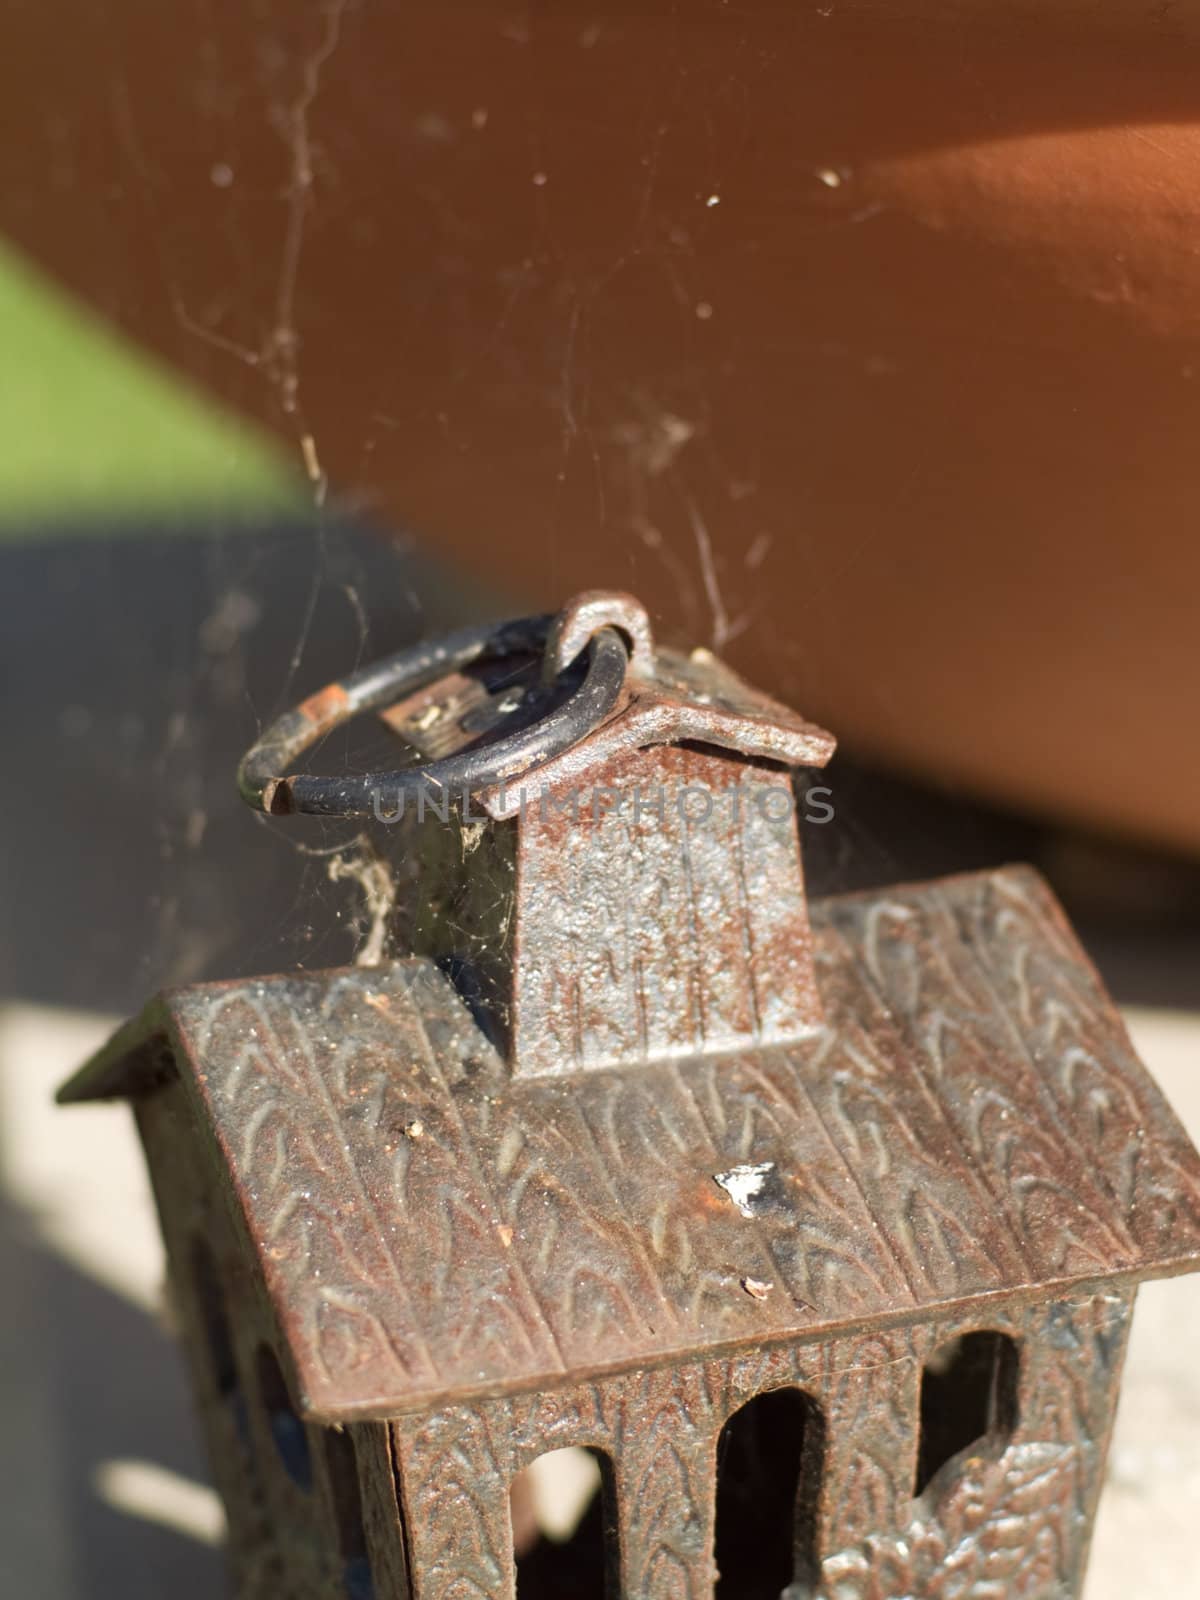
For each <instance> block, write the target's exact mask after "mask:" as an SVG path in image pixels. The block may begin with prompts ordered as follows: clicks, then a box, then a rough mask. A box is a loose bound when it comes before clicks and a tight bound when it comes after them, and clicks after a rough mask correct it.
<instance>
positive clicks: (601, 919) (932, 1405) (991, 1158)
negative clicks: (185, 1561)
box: [64, 653, 1200, 1600]
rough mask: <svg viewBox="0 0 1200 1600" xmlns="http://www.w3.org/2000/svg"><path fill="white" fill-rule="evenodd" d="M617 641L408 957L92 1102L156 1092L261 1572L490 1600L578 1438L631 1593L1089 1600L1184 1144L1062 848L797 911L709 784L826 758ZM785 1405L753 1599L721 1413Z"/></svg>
mask: <svg viewBox="0 0 1200 1600" xmlns="http://www.w3.org/2000/svg"><path fill="white" fill-rule="evenodd" d="M636 666H637V670H635V671H634V672H633V673H632V675H631V678H630V682H629V685H628V686H627V688H626V690H625V691H624V692H623V695H622V698H621V701H620V703H619V704H618V706H617V707H616V709H615V710H614V711H613V712H612V713H611V714H610V716H609V717H608V719H607V720H605V721H604V722H603V723H602V725H601V726H600V727H599V728H598V729H597V730H596V731H594V732H593V733H591V734H589V735H588V736H587V737H586V738H585V739H583V740H582V741H581V742H580V743H579V744H578V745H576V746H575V747H574V748H573V749H571V750H570V751H569V752H567V753H566V754H565V755H560V756H558V757H556V758H554V759H553V760H551V761H550V762H549V763H547V766H546V768H545V770H544V771H541V772H540V773H539V783H538V785H537V790H536V803H535V804H534V805H533V806H530V805H529V804H528V795H527V797H526V800H527V804H526V806H525V807H524V808H522V807H521V806H519V805H518V804H517V803H516V802H515V801H514V799H513V796H512V794H511V793H508V792H504V793H501V792H500V791H499V790H496V789H492V790H489V791H488V792H486V793H485V794H483V795H482V797H481V800H480V805H479V817H478V818H476V819H474V820H472V819H470V818H468V819H467V820H466V821H465V822H464V820H463V819H462V818H461V817H460V818H459V826H460V828H461V827H466V828H468V829H471V830H476V831H475V832H473V833H472V834H471V848H470V849H469V850H460V852H459V859H460V860H461V863H462V868H463V871H462V878H461V881H460V882H459V883H457V884H456V885H455V886H454V887H453V888H452V889H451V890H450V891H448V892H447V894H446V896H445V899H444V903H443V904H442V905H441V909H440V910H439V909H438V908H437V907H435V908H434V911H433V913H431V915H430V917H429V918H428V929H427V933H428V939H427V946H428V948H427V952H426V953H421V954H418V955H414V956H412V957H410V958H408V959H404V960H399V961H394V962H389V963H386V964H383V965H380V966H376V967H356V968H351V969H346V970H341V971H335V972H325V973H297V974H290V975H285V976H279V977H269V978H265V979H260V980H254V981H238V982H234V983H228V984H205V985H199V986H195V987H192V988H187V989H181V990H176V991H174V992H171V993H169V994H166V995H164V996H163V997H161V998H160V999H159V1000H158V1001H156V1002H154V1003H153V1004H152V1005H151V1006H150V1007H149V1008H148V1009H147V1011H146V1012H145V1014H144V1015H143V1016H142V1018H141V1019H139V1020H138V1021H136V1022H134V1023H132V1024H130V1025H129V1026H128V1027H127V1028H126V1029H124V1030H123V1031H122V1032H121V1033H120V1034H118V1035H117V1037H116V1038H115V1039H114V1040H113V1041H112V1043H111V1044H110V1045H109V1046H108V1048H107V1049H106V1050H105V1051H104V1052H102V1053H101V1055H100V1056H98V1057H97V1058H96V1059H95V1060H94V1061H93V1062H91V1063H90V1064H89V1065H88V1066H87V1067H86V1068H85V1069H84V1070H83V1071H82V1072H81V1074H80V1075H79V1076H78V1077H77V1078H76V1079H75V1080H73V1082H72V1084H70V1085H68V1087H67V1089H66V1090H65V1091H64V1098H66V1099H74V1100H84V1099H92V1098H100V1097H111V1096H125V1097H128V1098H129V1099H130V1100H131V1102H132V1105H133V1109H134V1113H135V1116H136V1118H137V1122H138V1126H139V1129H140V1132H141V1136H142V1139H143V1142H144V1145H145V1149H146V1156H147V1160H148V1163H149V1167H150V1171H151V1175H152V1178H153V1184H154V1190H155V1194H156V1197H157V1203H158V1207H159V1211H160V1215H161V1219H162V1225H163V1230H164V1234H165V1237H166V1242H167V1248H168V1253H169V1261H170V1276H171V1287H172V1291H173V1296H174V1300H175V1304H176V1305H177V1307H178V1310H179V1315H180V1318H181V1322H182V1326H183V1331H184V1337H185V1341H186V1345H187V1348H188V1352H189V1356H190V1361H191V1366H192V1371H193V1375H194V1381H195V1385H196V1390H197V1393H198V1395H199V1398H200V1403H201V1409H202V1411H203V1415H204V1419H205V1427H206V1429H207V1435H208V1442H209V1448H210V1451H211V1456H212V1460H213V1466H214V1472H215V1474H216V1478H217V1482H218V1486H219V1488H220V1490H221V1493H222V1495H223V1496H224V1499H225V1502H226V1505H227V1507H228V1512H229V1522H230V1536H231V1537H230V1545H231V1556H232V1561H233V1565H234V1569H235V1573H236V1578H237V1583H238V1592H239V1594H241V1595H243V1596H246V1597H250V1596H263V1597H265V1596H268V1595H270V1596H276V1595H283V1594H286V1595H288V1596H296V1597H303V1600H309V1597H313V1600H315V1597H318V1596H320V1597H331V1600H332V1597H335V1596H350V1597H359V1596H367V1595H373V1596H374V1597H375V1600H397V1597H401V1596H411V1597H413V1600H483V1597H488V1600H492V1597H496V1600H510V1597H511V1596H512V1595H513V1594H514V1587H515V1560H514V1553H513V1533H512V1524H511V1520H510V1506H509V1491H510V1486H511V1484H512V1482H513V1479H514V1477H515V1476H516V1475H517V1474H518V1473H519V1472H521V1471H522V1469H524V1468H525V1467H526V1466H528V1465H529V1463H530V1462H531V1461H532V1460H533V1459H534V1458H535V1457H537V1456H539V1455H540V1454H542V1453H543V1452H545V1451H547V1450H552V1449H556V1448H559V1447H562V1446H567V1445H581V1446H586V1447H588V1448H590V1449H592V1450H593V1451H595V1452H596V1453H597V1455H598V1457H599V1458H600V1460H601V1462H602V1475H603V1483H604V1491H603V1492H604V1527H605V1550H606V1553H605V1557H604V1563H605V1567H606V1575H605V1578H604V1583H605V1584H606V1587H605V1588H604V1590H603V1592H605V1593H607V1594H608V1595H610V1596H626V1597H630V1600H707V1597H709V1596H711V1595H712V1593H713V1589H714V1583H715V1582H716V1580H717V1566H718V1563H719V1564H720V1566H721V1569H722V1575H721V1589H720V1593H721V1594H722V1595H725V1596H729V1597H736V1596H739V1595H743V1594H744V1595H746V1596H758V1595H765V1594H767V1593H772V1594H778V1593H780V1592H781V1591H782V1590H783V1589H785V1588H786V1592H787V1594H788V1595H789V1596H792V1597H797V1600H798V1597H801V1596H815V1597H818V1600H902V1597H910V1596H929V1597H942V1596H944V1597H946V1600H949V1597H951V1596H954V1597H956V1600H963V1597H971V1600H997V1597H1000V1596H1006V1597H1014V1600H1018V1597H1019V1600H1050V1597H1055V1600H1062V1597H1065V1596H1071V1595H1075V1594H1077V1593H1078V1591H1079V1587H1080V1584H1081V1581H1082V1575H1083V1571H1084V1567H1085V1563H1086V1557H1087V1548H1088V1540H1089V1534H1090V1529H1091V1523H1092V1518H1093V1514H1094V1511H1095V1506H1096V1501H1097V1497H1098V1494H1099V1491H1100V1485H1101V1478H1102V1473H1103V1467H1104V1459H1105V1451H1106V1447H1107V1443H1108V1438H1109V1433H1110V1429H1111V1425H1112V1420H1113V1413H1114V1408H1115V1404H1116V1398H1117V1389H1118V1383H1119V1377H1120V1369H1121V1361H1122V1355H1123V1352H1124V1348H1125V1340H1126V1335H1127V1331H1128V1326H1129V1318H1130V1313H1131V1310H1132V1306H1133V1298H1134V1293H1135V1290H1136V1285H1137V1283H1138V1282H1139V1281H1141V1280H1142V1279H1145V1278H1148V1277H1158V1276H1167V1275H1171V1274H1175V1273H1180V1272H1184V1271H1189V1270H1193V1269H1195V1268H1196V1267H1197V1266H1200V1160H1198V1158H1197V1156H1196V1153H1195V1151H1194V1150H1193V1149H1192V1148H1191V1146H1190V1144H1189V1142H1188V1140H1187V1138H1186V1136H1185V1135H1184V1133H1183V1131H1182V1129H1181V1128H1180V1126H1179V1125H1178V1123H1177V1122H1176V1120H1175V1118H1174V1117H1173V1115H1172V1113H1171V1111H1170V1110H1169V1108H1168V1107H1167V1105H1166V1104H1165V1102H1164V1100H1163V1098H1162V1096H1161V1095H1160V1093H1159V1092H1158V1090H1157V1088H1156V1087H1155V1085H1154V1084H1153V1083H1152V1081H1151V1080H1150V1078H1149V1077H1148V1075H1147V1074H1146V1072H1145V1071H1144V1069H1143V1068H1142V1066H1141V1065H1140V1063H1139V1062H1138V1060H1137V1059H1136V1057H1135V1055H1134V1053H1133V1051H1132V1049H1131V1047H1130V1044H1129V1041H1128V1039H1127V1037H1126V1034H1125V1031H1124V1029H1123V1027H1122V1024H1121V1022H1120V1020H1119V1018H1118V1016H1117V1015H1116V1013H1115V1011H1114V1009H1113V1007H1112V1005H1111V1003H1110V1001H1109V999H1108V997H1107V996H1106V994H1105V993H1104V990H1103V988H1102V986H1101V984H1100V982H1099V979H1098V978H1097V976H1096V974H1095V972H1094V971H1093V969H1092V967H1091V966H1090V964H1089V963H1088V961H1087V959H1086V957H1085V956H1084V955H1083V953H1082V952H1081V950H1080V949H1079V947H1078V945H1077V944H1076V942H1075V940H1074V938H1073V936H1072V934H1071V932H1070V930H1069V928H1068V927H1067V925H1066V923H1065V921H1064V919H1063V916H1062V913H1061V912H1060V910H1059V908H1058V907H1057V905H1056V903H1055V902H1054V900H1053V897H1052V896H1051V894H1050V893H1049V891H1048V890H1047V888H1046V887H1045V885H1044V884H1043V883H1042V882H1041V880H1040V879H1039V878H1038V877H1037V876H1036V874H1034V873H1033V872H1031V871H1029V870H1027V869H1024V868H1014V869H1006V870H1003V871H997V872H989V873H983V874H973V875H968V876H962V877H955V878H950V879H946V880H943V881H940V882H936V883H932V884H923V885H917V886H908V887H903V888H895V889H889V890H887V891H884V892H877V893H874V892H873V893H868V894H858V895H851V896H845V897H838V898H834V899H830V900H826V901H819V902H816V903H814V904H813V905H812V906H811V908H809V907H807V906H806V904H805V899H804V893H803V881H802V877H801V870H800V860H799V847H798V841H797V832H796V822H795V817H794V815H791V814H790V813H787V814H785V808H783V807H778V806H775V805H768V804H765V803H763V804H759V803H757V802H756V801H755V800H754V798H753V797H751V799H750V801H749V802H748V803H745V804H743V805H742V806H741V807H735V806H733V805H731V804H729V803H728V801H729V795H730V791H731V790H738V791H741V792H743V794H744V793H745V791H746V790H747V787H748V786H749V787H753V786H754V785H757V784H761V785H762V787H763V791H764V793H771V792H775V791H776V790H777V788H778V785H779V784H780V783H781V782H783V781H785V780H784V779H783V778H781V771H782V769H783V768H785V767H786V766H788V765H794V764H801V763H819V762H821V761H823V760H824V759H825V758H826V757H827V756H828V754H829V752H830V750H831V748H832V741H831V740H829V738H828V736H827V735H824V734H823V733H822V732H821V731H820V730H819V729H814V728H812V727H811V725H809V724H806V723H803V722H801V721H800V719H798V718H795V717H794V716H792V715H791V714H790V713H788V712H786V711H784V710H783V709H782V708H780V707H778V706H775V705H773V704H772V703H771V702H770V701H767V700H765V699H764V698H763V697H761V696H758V695H756V694H754V693H753V692H752V691H750V690H748V689H747V688H746V687H745V686H744V685H742V684H740V683H739V682H738V681H737V680H736V679H734V678H733V677H732V675H730V674H729V673H728V672H727V671H726V670H725V669H724V668H722V667H721V666H720V665H719V663H716V662H715V661H713V659H712V658H711V657H709V656H707V655H705V654H698V655H696V656H694V657H691V658H681V657H667V656H665V655H663V654H661V653H660V654H658V655H657V656H654V655H651V656H650V658H649V659H647V658H646V656H645V654H644V653H643V656H642V659H641V660H640V662H636ZM411 710H412V708H411V707H410V708H409V712H410V713H411ZM655 785H657V786H660V790H662V792H665V794H666V805H665V806H664V807H663V808H662V809H661V810H660V808H659V807H658V805H657V802H655V803H654V804H651V803H649V801H646V800H645V796H646V794H647V791H648V789H649V788H651V787H653V786H655ZM663 786H665V789H664V788H663ZM681 787H685V788H691V789H693V790H696V789H702V788H705V787H707V788H708V789H709V790H710V792H711V793H712V794H713V795H714V797H715V798H716V799H717V800H718V801H722V800H723V801H724V802H726V803H725V809H724V812H723V813H722V814H721V815H716V814H715V811H713V812H710V813H709V814H708V815H706V816H705V817H704V818H703V819H700V818H699V817H698V815H697V809H698V802H697V803H696V807H695V808H693V807H692V806H691V805H690V804H689V803H685V804H683V805H680V804H678V803H677V795H678V790H679V789H680V788H681ZM568 788H570V789H571V791H572V792H573V793H576V794H578V795H580V796H581V797H582V802H581V805H580V807H579V808H578V811H577V812H572V810H571V808H570V807H568V806H567V805H566V803H565V801H564V795H565V794H566V793H567V790H568ZM598 789H602V790H603V791H604V794H605V796H606V798H605V800H604V802H603V803H602V804H599V805H597V804H595V803H594V801H595V792H596V790H598ZM635 791H640V792H641V794H642V795H643V801H644V803H643V805H642V806H641V807H639V808H637V809H636V810H635V807H634V805H633V794H634V792H635ZM655 792H656V794H658V793H659V792H660V791H659V790H656V791H655ZM672 793H674V794H675V796H676V800H673V799H672ZM589 794H590V795H591V797H592V803H591V804H590V805H589V803H588V800H587V798H586V797H587V796H588V795H589ZM547 796H548V797H549V799H550V803H548V804H546V805H545V806H543V805H542V801H543V800H545V799H546V798H547ZM760 798H761V797H760ZM460 844H461V838H460ZM480 891H482V892H480ZM497 900H499V902H500V903H501V904H502V906H503V911H504V915H502V916H496V915H493V914H492V913H491V912H489V911H488V910H487V908H488V907H491V906H494V905H495V904H496V902H497ZM472 906H474V907H476V908H477V912H476V913H475V914H473V913H472V911H471V907H472ZM450 908H453V914H452V915H451V914H450ZM479 908H482V909H479ZM489 919H490V920H489ZM464 929H469V930H470V934H471V943H470V948H469V950H467V951H466V952H464V953H463V961H462V962H461V963H460V964H459V966H458V967H455V965H454V963H453V960H452V959H451V958H452V957H453V956H454V954H455V952H454V940H455V936H456V931H457V935H458V936H459V937H462V936H463V930H464ZM481 953H482V957H483V960H482V964H483V966H484V967H485V968H486V969H487V970H486V972H485V973H484V977H485V979H486V982H484V983H483V984H482V985H481V986H480V985H479V983H478V982H477V979H478V972H479V968H480V965H481ZM468 958H469V959H468ZM468 968H469V969H470V971H471V972H472V973H473V974H475V978H474V979H473V980H472V981H475V982H476V989H475V991H474V992H473V994H468V995H467V997H466V998H464V993H465V992H466V991H465V990H464V986H463V982H462V981H461V973H462V971H464V970H467V969H468ZM480 996H482V999H481V998H480ZM781 1392H783V1393H790V1394H791V1395H792V1397H793V1398H794V1399H795V1401H796V1405H795V1406H794V1407H793V1409H792V1410H791V1411H789V1412H787V1413H786V1416H787V1417H788V1418H790V1421H789V1422H787V1424H786V1426H787V1427H789V1428H792V1429H793V1430H794V1433H795V1437H794V1439H792V1441H791V1444H792V1446H793V1448H791V1449H790V1450H788V1449H785V1450H784V1451H783V1454H782V1455H781V1456H780V1457H779V1459H780V1460H781V1461H785V1462H786V1464H785V1465H784V1466H781V1467H780V1469H779V1470H780V1473H781V1474H782V1477H781V1479H780V1483H781V1484H782V1491H781V1492H782V1493H783V1496H784V1502H785V1515H786V1522H787V1527H786V1542H787V1561H786V1567H787V1570H786V1571H784V1572H782V1574H777V1575H775V1576H771V1574H770V1573H768V1574H767V1575H766V1576H765V1577H764V1576H763V1574H762V1573H761V1572H760V1573H759V1574H758V1575H757V1576H756V1575H755V1574H753V1573H751V1572H749V1571H747V1573H746V1574H745V1581H744V1582H743V1581H742V1579H741V1578H740V1577H739V1573H738V1571H737V1570H736V1569H735V1568H734V1566H733V1565H732V1563H734V1561H735V1560H736V1561H737V1562H742V1561H746V1562H749V1563H751V1564H752V1563H753V1561H754V1559H755V1558H754V1556H753V1554H752V1553H749V1554H748V1553H747V1552H746V1551H745V1550H740V1549H739V1547H738V1545H737V1543H736V1539H735V1538H734V1536H733V1535H731V1534H729V1533H728V1531H727V1530H725V1531H723V1530H722V1528H721V1527H720V1526H718V1522H719V1516H720V1515H723V1514H724V1513H723V1512H722V1513H719V1510H718V1508H719V1506H720V1505H721V1503H722V1500H721V1497H722V1493H723V1489H722V1486H721V1484H720V1482H719V1479H720V1477H721V1474H722V1473H724V1474H729V1473H733V1472H736V1470H737V1460H736V1459H735V1458H736V1451H733V1452H732V1453H731V1452H729V1451H726V1450H724V1449H723V1448H722V1440H723V1439H724V1441H725V1442H726V1444H727V1443H728V1440H729V1438H730V1434H729V1432H728V1428H729V1426H730V1425H731V1419H734V1421H736V1419H737V1417H739V1416H742V1415H745V1414H746V1409H745V1408H748V1407H753V1406H754V1405H756V1404H757V1403H758V1402H759V1397H761V1396H764V1395H775V1394H778V1393H781ZM779 1415H780V1416H781V1417H783V1416H784V1415H785V1413H783V1412H780V1414H779ZM777 1431H778V1429H777ZM779 1443H780V1441H779V1439H778V1438H776V1440H775V1445H776V1446H778V1445H779ZM784 1443H785V1444H786V1443H787V1441H784ZM779 1487H780V1484H776V1489H779ZM751 1522H752V1517H751ZM764 1585H765V1586H764ZM564 1592H566V1591H564ZM592 1592H599V1591H598V1590H593V1591H592Z"/></svg>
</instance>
